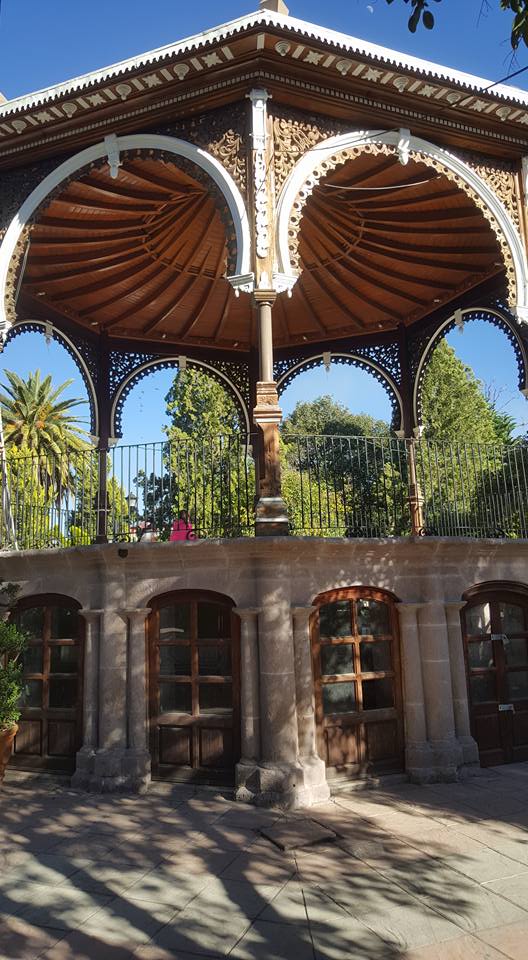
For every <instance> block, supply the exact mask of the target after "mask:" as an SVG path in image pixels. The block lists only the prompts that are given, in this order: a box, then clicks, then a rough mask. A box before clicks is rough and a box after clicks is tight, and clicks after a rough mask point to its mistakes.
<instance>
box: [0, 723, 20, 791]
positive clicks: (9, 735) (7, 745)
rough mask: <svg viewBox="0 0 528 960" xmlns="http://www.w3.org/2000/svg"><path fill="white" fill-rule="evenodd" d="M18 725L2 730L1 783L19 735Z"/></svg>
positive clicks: (0, 742)
mask: <svg viewBox="0 0 528 960" xmlns="http://www.w3.org/2000/svg"><path fill="white" fill-rule="evenodd" d="M17 730H18V725H17V724H16V723H15V726H14V727H10V728H9V730H0V783H2V780H3V779H4V775H5V771H6V767H7V764H8V763H9V760H10V758H11V754H12V752H13V740H14V739H15V737H16V735H17Z"/></svg>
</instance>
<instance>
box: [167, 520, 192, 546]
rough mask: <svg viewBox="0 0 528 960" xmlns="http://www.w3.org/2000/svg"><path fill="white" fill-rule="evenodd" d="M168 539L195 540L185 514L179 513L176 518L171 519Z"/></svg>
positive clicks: (190, 524)
mask: <svg viewBox="0 0 528 960" xmlns="http://www.w3.org/2000/svg"><path fill="white" fill-rule="evenodd" d="M169 540H196V534H195V532H194V530H193V525H192V523H191V522H190V520H189V519H188V517H187V515H186V514H183V515H182V514H180V516H179V517H178V519H177V520H173V522H172V530H171V535H170V537H169Z"/></svg>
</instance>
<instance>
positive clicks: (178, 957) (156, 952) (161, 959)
mask: <svg viewBox="0 0 528 960" xmlns="http://www.w3.org/2000/svg"><path fill="white" fill-rule="evenodd" d="M217 956H218V954H213V953H202V954H200V958H205V960H208V958H216V957H217ZM132 960H197V957H196V954H195V953H182V952H181V950H178V952H177V953H176V952H175V951H174V950H165V949H164V947H160V946H158V945H157V944H155V943H146V944H145V945H144V946H142V947H137V949H136V950H134V953H133V954H132Z"/></svg>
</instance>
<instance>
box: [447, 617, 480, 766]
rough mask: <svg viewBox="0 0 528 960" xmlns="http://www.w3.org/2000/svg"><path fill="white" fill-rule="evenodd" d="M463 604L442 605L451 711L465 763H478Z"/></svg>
mask: <svg viewBox="0 0 528 960" xmlns="http://www.w3.org/2000/svg"><path fill="white" fill-rule="evenodd" d="M464 606H465V604H464V603H463V602H460V601H459V600H454V601H447V602H446V603H445V604H444V607H445V612H446V620H447V635H448V638H449V661H450V664H451V689H452V692H453V711H454V715H455V733H456V736H457V739H458V742H459V743H460V746H461V747H462V755H463V758H464V762H465V763H479V751H478V746H477V744H476V742H475V740H474V739H473V737H472V736H471V728H470V722H469V705H468V695H467V680H466V664H465V660H464V639H463V637H462V629H461V626H460V611H461V609H462V607H464Z"/></svg>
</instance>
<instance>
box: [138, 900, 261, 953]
mask: <svg viewBox="0 0 528 960" xmlns="http://www.w3.org/2000/svg"><path fill="white" fill-rule="evenodd" d="M250 923H251V921H250V920H249V919H248V917H246V916H245V914H243V913H238V912H235V911H234V910H231V911H230V912H229V914H228V915H227V916H226V918H225V922H224V923H221V922H220V921H219V919H218V917H217V916H216V915H215V916H211V915H208V914H207V913H200V914H194V915H192V916H191V915H189V916H187V915H186V916H185V917H183V916H182V915H181V914H176V916H175V917H174V918H173V920H172V921H171V922H170V923H167V924H166V925H165V926H164V927H163V928H162V929H161V930H159V931H158V932H157V933H156V934H155V935H154V936H153V938H152V939H153V943H154V944H155V945H156V946H159V947H162V948H163V949H164V950H172V951H174V952H175V953H176V954H177V953H178V952H180V951H181V952H183V953H191V954H192V953H194V954H197V953H198V954H206V955H208V954H212V955H213V956H221V957H223V956H226V955H227V954H228V953H229V952H230V951H231V950H232V949H233V947H234V946H235V944H236V943H237V942H238V940H240V938H241V937H242V936H243V934H244V933H245V932H246V931H247V930H248V929H249V926H250Z"/></svg>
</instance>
